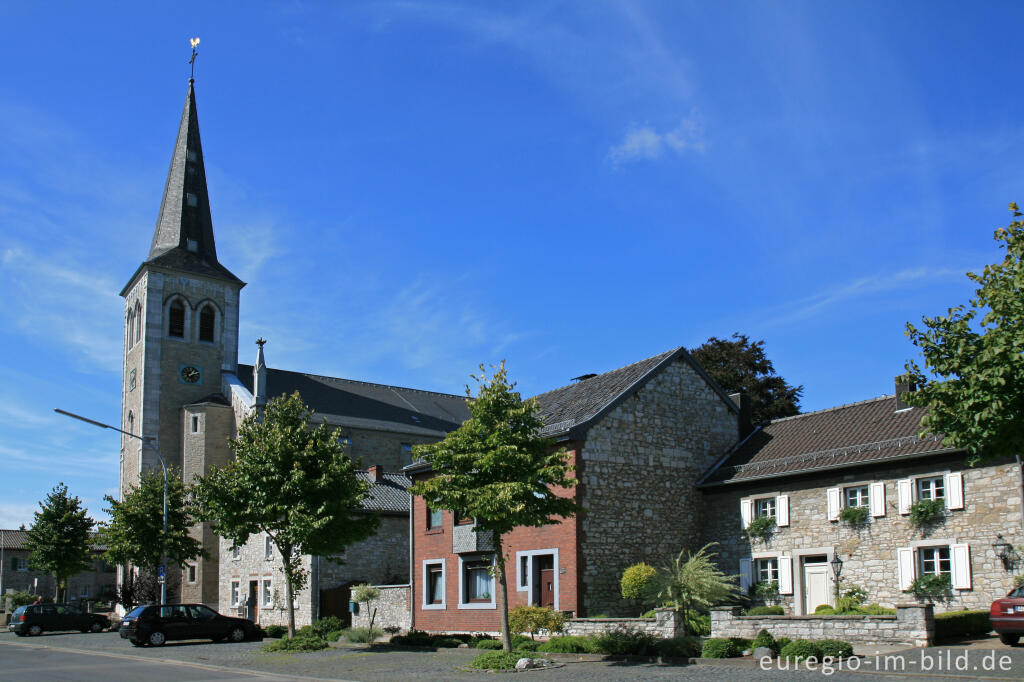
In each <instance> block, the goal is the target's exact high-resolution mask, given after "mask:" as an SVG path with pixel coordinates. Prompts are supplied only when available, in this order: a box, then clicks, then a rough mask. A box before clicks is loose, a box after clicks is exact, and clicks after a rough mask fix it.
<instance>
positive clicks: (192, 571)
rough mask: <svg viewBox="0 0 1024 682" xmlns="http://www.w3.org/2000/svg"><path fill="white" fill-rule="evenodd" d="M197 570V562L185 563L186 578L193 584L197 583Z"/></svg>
mask: <svg viewBox="0 0 1024 682" xmlns="http://www.w3.org/2000/svg"><path fill="white" fill-rule="evenodd" d="M196 573H197V570H196V565H195V564H185V579H186V580H187V581H188V582H189V583H192V584H195V582H196V578H197V575H196Z"/></svg>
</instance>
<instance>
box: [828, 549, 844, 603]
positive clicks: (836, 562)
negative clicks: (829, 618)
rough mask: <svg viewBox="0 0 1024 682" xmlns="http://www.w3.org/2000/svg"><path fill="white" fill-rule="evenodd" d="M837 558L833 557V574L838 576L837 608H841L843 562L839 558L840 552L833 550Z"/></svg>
mask: <svg viewBox="0 0 1024 682" xmlns="http://www.w3.org/2000/svg"><path fill="white" fill-rule="evenodd" d="M833 552H834V554H835V556H833V557H832V561H831V562H829V563H831V564H832V572H833V573H835V576H836V608H838V607H839V576H840V575H841V574H842V572H843V560H842V559H840V558H839V550H838V549H836V550H833Z"/></svg>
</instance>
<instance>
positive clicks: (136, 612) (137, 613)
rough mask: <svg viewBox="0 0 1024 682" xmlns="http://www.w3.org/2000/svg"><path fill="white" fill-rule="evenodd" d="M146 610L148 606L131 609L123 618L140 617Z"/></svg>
mask: <svg viewBox="0 0 1024 682" xmlns="http://www.w3.org/2000/svg"><path fill="white" fill-rule="evenodd" d="M147 608H149V607H148V606H136V607H135V608H134V609H132V610H131V611H129V612H128V613H126V614H124V617H125V618H138V617H139V616H141V615H142V612H143V611H145V610H146V609H147Z"/></svg>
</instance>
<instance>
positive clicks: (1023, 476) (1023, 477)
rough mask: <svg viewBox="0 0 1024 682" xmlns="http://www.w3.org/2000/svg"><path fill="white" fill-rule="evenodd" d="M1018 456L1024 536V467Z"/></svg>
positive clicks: (1021, 517)
mask: <svg viewBox="0 0 1024 682" xmlns="http://www.w3.org/2000/svg"><path fill="white" fill-rule="evenodd" d="M1016 458H1017V474H1018V475H1019V476H1020V531H1021V537H1022V538H1024V467H1022V466H1021V463H1020V455H1016Z"/></svg>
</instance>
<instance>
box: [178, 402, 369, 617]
mask: <svg viewBox="0 0 1024 682" xmlns="http://www.w3.org/2000/svg"><path fill="white" fill-rule="evenodd" d="M312 418H313V413H312V412H311V411H310V410H309V409H308V408H307V407H306V405H305V403H303V402H302V397H301V396H300V395H299V393H298V392H297V391H296V392H295V393H293V394H292V395H290V396H281V397H279V398H274V399H272V400H270V402H268V403H267V406H266V410H265V414H264V415H260V414H258V413H253V414H250V415H249V416H248V417H246V418H245V420H244V421H243V422H242V425H241V427H240V428H239V429H238V437H237V438H234V439H232V440H231V441H230V446H231V450H232V451H233V452H234V455H235V460H234V461H233V462H231V463H229V464H228V465H227V466H225V467H223V468H219V469H214V470H213V471H211V472H210V473H209V474H208V475H207V476H205V477H203V478H200V479H197V481H196V484H195V486H194V491H195V496H196V500H197V502H198V504H199V515H200V518H201V519H202V520H204V521H210V522H212V524H213V528H214V531H215V532H216V533H217V534H218V535H220V536H221V537H223V538H226V539H228V540H230V541H231V542H232V543H233V545H234V546H236V547H237V546H240V545H243V544H245V542H246V541H247V540H248V539H249V536H250V535H252V534H254V533H266V534H267V535H268V536H269V537H270V539H271V541H272V542H273V543H274V545H275V546H276V547H277V549H278V551H279V552H280V554H281V557H282V559H283V567H282V572H283V573H284V577H285V588H286V595H287V596H286V602H287V609H288V633H289V635H294V634H295V611H294V595H295V592H296V591H297V590H300V589H302V588H303V587H304V586H305V584H306V581H307V580H308V577H309V575H308V569H307V568H306V567H305V566H304V563H303V561H302V555H303V554H313V555H319V556H323V557H327V558H328V559H330V558H331V555H336V554H339V553H340V552H342V551H343V550H344V549H345V547H347V546H348V545H350V544H352V543H354V542H359V541H361V540H365V539H366V538H368V537H370V536H371V535H373V534H374V533H375V532H376V530H377V526H378V524H379V519H378V518H377V517H376V516H374V515H369V514H363V513H358V514H354V513H353V512H354V511H355V510H357V509H358V508H359V503H360V501H361V500H362V499H363V497H364V496H365V495H366V493H367V492H368V490H369V485H368V484H367V483H365V482H364V481H363V480H361V479H360V478H359V477H358V476H357V475H356V467H357V463H356V462H353V461H352V459H351V458H350V457H349V456H348V454H347V453H346V452H345V449H344V447H343V446H342V444H341V439H340V434H339V433H338V432H337V431H336V430H334V429H331V428H330V427H329V426H328V425H327V422H326V420H324V421H323V422H322V423H321V424H320V425H318V426H317V427H316V428H310V422H311V420H312Z"/></svg>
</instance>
